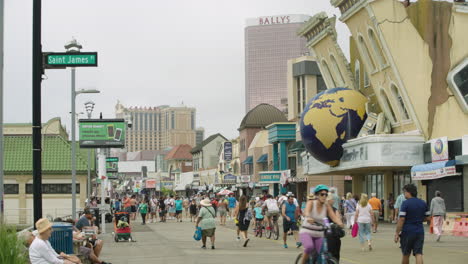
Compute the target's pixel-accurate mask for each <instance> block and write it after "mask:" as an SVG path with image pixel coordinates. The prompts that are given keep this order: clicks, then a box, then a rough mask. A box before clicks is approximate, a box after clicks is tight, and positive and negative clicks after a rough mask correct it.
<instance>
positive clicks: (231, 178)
mask: <svg viewBox="0 0 468 264" xmlns="http://www.w3.org/2000/svg"><path fill="white" fill-rule="evenodd" d="M236 182H237V176H236V175H232V174H230V173H229V174H226V175H224V177H223V183H231V184H235V183H236Z"/></svg>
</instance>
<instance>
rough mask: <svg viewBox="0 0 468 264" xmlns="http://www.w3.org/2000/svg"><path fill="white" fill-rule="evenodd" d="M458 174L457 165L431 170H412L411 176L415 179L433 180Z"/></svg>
mask: <svg viewBox="0 0 468 264" xmlns="http://www.w3.org/2000/svg"><path fill="white" fill-rule="evenodd" d="M456 175H458V173H457V170H456V168H455V166H448V167H444V168H440V169H436V170H430V171H413V172H411V178H412V179H413V180H433V179H439V178H443V177H447V176H456Z"/></svg>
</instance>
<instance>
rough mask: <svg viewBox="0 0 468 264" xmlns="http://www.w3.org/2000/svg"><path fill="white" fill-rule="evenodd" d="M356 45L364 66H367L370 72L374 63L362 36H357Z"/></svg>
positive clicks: (373, 69) (372, 70)
mask: <svg viewBox="0 0 468 264" xmlns="http://www.w3.org/2000/svg"><path fill="white" fill-rule="evenodd" d="M358 47H359V50H360V51H361V57H362V59H363V60H364V62H365V64H366V68H368V69H369V70H370V71H371V73H372V72H374V71H375V63H374V62H373V61H372V58H371V56H370V53H369V49H368V48H367V45H366V42H365V41H364V38H363V37H362V36H359V37H358Z"/></svg>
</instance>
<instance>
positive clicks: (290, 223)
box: [281, 194, 302, 248]
mask: <svg viewBox="0 0 468 264" xmlns="http://www.w3.org/2000/svg"><path fill="white" fill-rule="evenodd" d="M296 208H297V206H296V204H295V203H294V195H292V194H291V195H289V196H288V201H287V202H285V203H283V206H282V209H281V211H282V215H283V231H284V234H283V241H284V244H283V247H284V248H288V244H287V243H286V241H287V239H288V232H289V230H291V231H292V233H293V236H294V239H295V240H296V246H297V247H300V246H301V245H302V244H301V243H300V242H299V239H298V235H297V231H299V228H298V227H297V220H296Z"/></svg>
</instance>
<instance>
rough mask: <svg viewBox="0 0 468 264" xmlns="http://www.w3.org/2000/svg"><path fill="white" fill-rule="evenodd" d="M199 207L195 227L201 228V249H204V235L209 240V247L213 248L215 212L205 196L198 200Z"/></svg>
mask: <svg viewBox="0 0 468 264" xmlns="http://www.w3.org/2000/svg"><path fill="white" fill-rule="evenodd" d="M200 205H201V209H200V213H199V214H198V218H197V222H196V224H195V227H198V225H199V224H200V227H201V229H202V243H203V246H202V248H203V249H206V237H209V238H210V240H211V249H215V244H214V243H215V230H216V222H215V218H216V212H215V210H214V208H213V207H212V206H211V201H210V199H209V198H205V199H204V200H202V201H201V202H200Z"/></svg>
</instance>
